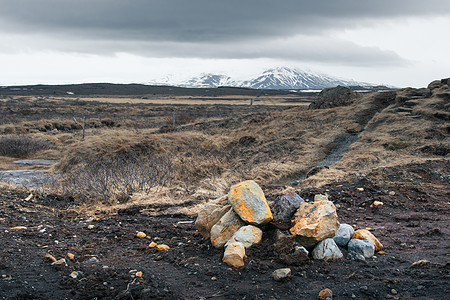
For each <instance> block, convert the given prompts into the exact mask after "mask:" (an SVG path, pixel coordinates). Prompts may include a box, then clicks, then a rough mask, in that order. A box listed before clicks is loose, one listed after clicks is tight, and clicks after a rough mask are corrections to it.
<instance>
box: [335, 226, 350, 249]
mask: <svg viewBox="0 0 450 300" xmlns="http://www.w3.org/2000/svg"><path fill="white" fill-rule="evenodd" d="M354 233H355V230H354V229H353V227H352V225H349V224H341V225H339V229H338V230H337V232H336V235H335V236H334V238H333V239H334V241H335V242H336V244H337V245H338V246H341V247H345V246H347V244H348V242H349V241H350V239H351V238H352V235H353V234H354Z"/></svg>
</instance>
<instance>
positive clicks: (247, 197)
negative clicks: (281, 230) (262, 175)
mask: <svg viewBox="0 0 450 300" xmlns="http://www.w3.org/2000/svg"><path fill="white" fill-rule="evenodd" d="M228 202H229V203H230V204H231V206H232V207H233V209H234V211H235V212H236V213H237V214H238V215H239V217H240V218H241V219H242V220H243V221H244V222H246V223H249V224H252V225H261V224H265V223H268V222H270V221H272V219H273V216H272V212H271V211H270V208H269V205H268V204H267V200H266V197H265V196H264V193H263V191H262V189H261V188H260V187H259V185H258V184H257V183H256V182H254V181H253V180H247V181H243V182H241V183H238V184H235V185H233V186H232V187H231V189H230V193H229V194H228Z"/></svg>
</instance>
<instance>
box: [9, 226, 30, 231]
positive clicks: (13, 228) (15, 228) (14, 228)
mask: <svg viewBox="0 0 450 300" xmlns="http://www.w3.org/2000/svg"><path fill="white" fill-rule="evenodd" d="M26 229H27V227H25V226H15V227H11V228H10V229H9V230H26Z"/></svg>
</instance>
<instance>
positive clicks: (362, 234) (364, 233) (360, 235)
mask: <svg viewBox="0 0 450 300" xmlns="http://www.w3.org/2000/svg"><path fill="white" fill-rule="evenodd" d="M352 239H359V240H366V241H371V242H372V244H374V245H375V251H376V252H378V251H380V250H381V249H383V244H381V243H380V241H379V240H378V239H377V238H376V237H375V236H374V235H373V234H372V233H371V232H370V231H369V230H367V229H358V230H356V231H355V233H354V234H353V236H352Z"/></svg>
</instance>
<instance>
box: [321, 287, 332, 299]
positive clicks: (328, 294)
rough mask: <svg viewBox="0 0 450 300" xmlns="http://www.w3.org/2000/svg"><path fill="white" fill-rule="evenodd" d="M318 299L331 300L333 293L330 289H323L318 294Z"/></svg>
mask: <svg viewBox="0 0 450 300" xmlns="http://www.w3.org/2000/svg"><path fill="white" fill-rule="evenodd" d="M319 299H322V300H328V299H329V300H331V299H333V292H332V291H331V290H330V289H324V290H321V291H320V292H319Z"/></svg>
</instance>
